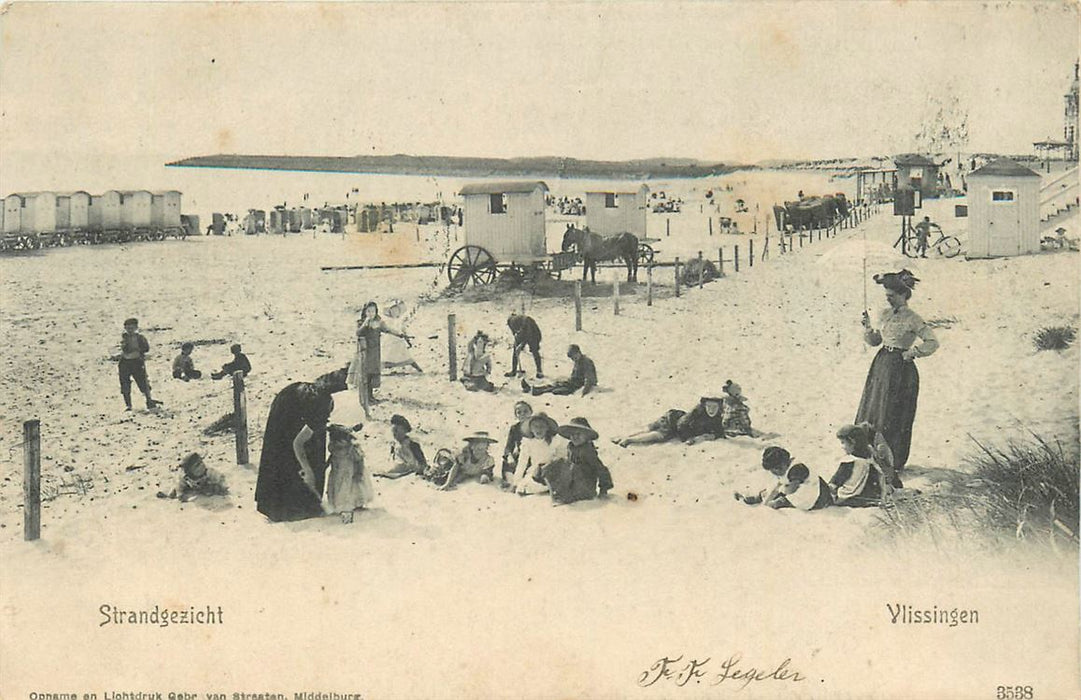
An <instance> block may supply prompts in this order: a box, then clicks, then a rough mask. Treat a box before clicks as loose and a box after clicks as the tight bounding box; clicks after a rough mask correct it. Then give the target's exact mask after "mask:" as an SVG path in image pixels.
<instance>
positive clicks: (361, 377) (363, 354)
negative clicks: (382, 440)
mask: <svg viewBox="0 0 1081 700" xmlns="http://www.w3.org/2000/svg"><path fill="white" fill-rule="evenodd" d="M356 362H357V367H356V370H357V399H358V400H359V402H360V407H361V408H363V409H364V417H365V418H370V417H371V411H370V410H369V409H370V407H371V402H370V401H369V400H368V373H367V372H365V371H364V365H366V364H367V363H368V344H367V343H361V345H360V352H359V354H358V355H357V359H356Z"/></svg>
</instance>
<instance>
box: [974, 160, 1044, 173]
mask: <svg viewBox="0 0 1081 700" xmlns="http://www.w3.org/2000/svg"><path fill="white" fill-rule="evenodd" d="M984 175H986V176H991V177H1039V175H1038V174H1037V173H1034V172H1032V171H1031V170H1029V169H1028V168H1026V167H1025V166H1023V165H1021V164H1020V163H1017V162H1015V161H1012V160H1010V159H1009V158H999V159H998V160H995V161H992V162H990V163H988V164H987V165H985V166H983V167H982V168H977V169H976V170H973V171H972V172H971V173H969V175H968V176H969V177H980V176H984Z"/></svg>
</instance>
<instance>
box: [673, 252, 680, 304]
mask: <svg viewBox="0 0 1081 700" xmlns="http://www.w3.org/2000/svg"><path fill="white" fill-rule="evenodd" d="M672 269H673V270H675V271H676V298H677V299H678V298H679V258H678V257H677V258H676V264H675V266H674V267H673V268H672Z"/></svg>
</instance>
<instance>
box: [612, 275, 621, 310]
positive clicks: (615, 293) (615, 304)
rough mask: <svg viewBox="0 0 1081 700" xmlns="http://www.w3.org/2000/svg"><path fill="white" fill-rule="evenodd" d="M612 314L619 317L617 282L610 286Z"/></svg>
mask: <svg viewBox="0 0 1081 700" xmlns="http://www.w3.org/2000/svg"><path fill="white" fill-rule="evenodd" d="M612 313H613V314H614V315H616V316H618V315H619V280H616V282H615V284H613V285H612Z"/></svg>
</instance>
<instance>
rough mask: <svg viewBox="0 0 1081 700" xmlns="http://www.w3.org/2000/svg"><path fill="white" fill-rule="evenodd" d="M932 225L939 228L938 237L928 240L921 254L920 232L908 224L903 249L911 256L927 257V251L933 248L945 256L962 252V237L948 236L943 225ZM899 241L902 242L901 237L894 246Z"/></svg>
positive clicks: (953, 255)
mask: <svg viewBox="0 0 1081 700" xmlns="http://www.w3.org/2000/svg"><path fill="white" fill-rule="evenodd" d="M931 227H932V228H934V229H937V230H938V239H937V240H936V241H935V242H934V243H931V242H930V241H928V243H927V249H926V250H925V251H924V254H923V255H921V254H920V253H919V250H918V248H919V243H920V237H919V234H918V233H917V232H916V229H915V227H913V226H912V224H909V225H908V231H906V234H907V236H906V237H905V240H904V243H903V244H902V245H901V251H902V252H903V253H904V254H905V255H907V256H908V257H910V258H921V257H927V255H926V253H927V251H928V250H933V251H935V253H937V254H938V255H940V256H942V257H944V258H953V257H956V256H957V254H958V253H960V252H961V241H960V239H958V238H957V236H947V235H946V234H945V233H944V232H943V231H942V227H941V226H939V225H938V224H931ZM928 238H930V237H928ZM898 243H901V238H898V239H897V242H896V243H894V244H893V245H894V247H896V246H897V244H898Z"/></svg>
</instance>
